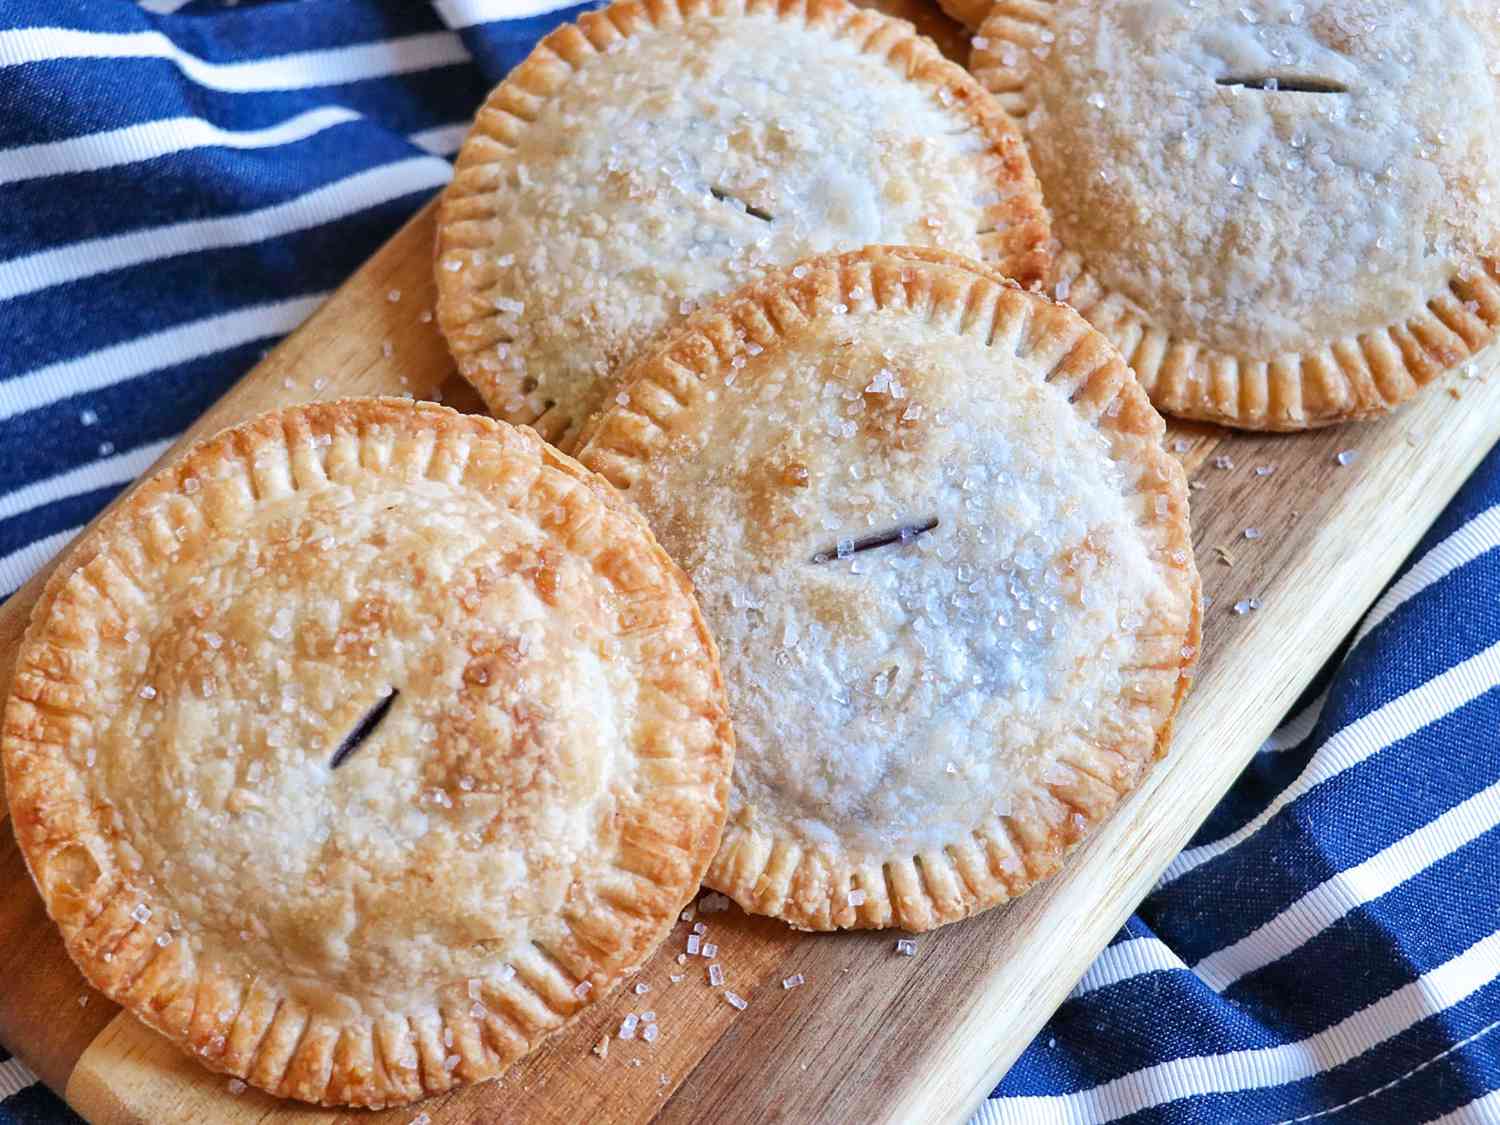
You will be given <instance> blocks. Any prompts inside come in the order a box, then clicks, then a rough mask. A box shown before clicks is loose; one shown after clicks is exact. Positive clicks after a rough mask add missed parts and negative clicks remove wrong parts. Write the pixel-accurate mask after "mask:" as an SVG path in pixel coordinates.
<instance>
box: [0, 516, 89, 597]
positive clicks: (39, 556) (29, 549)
mask: <svg viewBox="0 0 1500 1125" xmlns="http://www.w3.org/2000/svg"><path fill="white" fill-rule="evenodd" d="M81 527H83V525H82V524H79V525H78V527H70V528H66V529H64V530H62V531H59V532H56V533H54V534H52V535H49V536H47V537H46V538H45V539H37V540H34V541H33V542H31V543H28V544H26V546H24V547H22V548H20V549H19V550H16V551H12V552H11V553H10V554H8V555H0V593H3V592H5V591H9V590H14V589H15V588H16V587H18V586H20V585H21V584H22V583H23V582H25V581H26V580H27V579H28V578H30V577H31V576H32V575H33V574H35V573H36V572H37V571H38V570H39V569H40V568H41V566H42V564H43V563H45V562H47V561H48V560H49V559H51V558H52V557H53V556H54V555H56V554H57V552H59V551H61V550H62V549H63V548H64V547H66V546H67V545H68V540H69V539H72V538H73V536H75V535H77V534H78V531H79V528H81Z"/></svg>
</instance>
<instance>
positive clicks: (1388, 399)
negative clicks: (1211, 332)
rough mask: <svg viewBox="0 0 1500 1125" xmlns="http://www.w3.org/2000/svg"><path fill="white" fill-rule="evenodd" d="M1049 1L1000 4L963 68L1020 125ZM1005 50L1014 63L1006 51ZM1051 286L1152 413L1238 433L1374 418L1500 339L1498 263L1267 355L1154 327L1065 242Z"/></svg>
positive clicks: (1052, 3) (1481, 263)
mask: <svg viewBox="0 0 1500 1125" xmlns="http://www.w3.org/2000/svg"><path fill="white" fill-rule="evenodd" d="M1056 3H1057V0H998V2H997V3H995V4H994V5H993V6H992V7H991V8H990V11H989V15H988V16H987V17H986V18H985V20H984V22H983V24H982V25H981V26H980V28H979V32H978V35H977V36H976V38H975V43H974V48H973V53H972V55H971V56H970V59H969V69H970V70H972V71H973V72H974V76H975V77H976V78H977V79H978V80H979V82H980V83H981V84H982V85H983V86H984V87H985V88H986V89H987V90H989V91H990V92H991V93H992V94H994V95H995V98H996V100H997V101H998V102H999V103H1000V105H1001V106H1003V107H1004V109H1005V111H1006V112H1007V113H1009V114H1010V115H1011V117H1012V119H1013V120H1014V121H1015V122H1016V124H1017V127H1018V128H1022V129H1024V127H1025V126H1024V123H1025V120H1026V117H1027V114H1028V113H1029V112H1030V110H1031V107H1032V105H1033V102H1034V97H1035V95H1034V93H1033V91H1032V89H1031V84H1030V83H1031V76H1032V74H1033V73H1034V70H1035V68H1036V67H1037V66H1038V65H1040V60H1039V59H1038V57H1037V55H1036V50H1037V49H1038V48H1041V47H1044V46H1045V45H1046V42H1047V41H1046V40H1045V38H1044V36H1045V35H1047V34H1049V33H1050V27H1051V23H1052V15H1053V12H1054V10H1055V8H1056ZM1006 45H1012V46H1014V47H1016V48H1019V49H1018V50H1015V51H1013V52H1011V53H1010V58H1011V59H1012V62H1011V63H1009V64H1007V62H1006V61H1004V58H1003V57H1002V56H1003V54H1004V48H1005V46H1006ZM1047 288H1048V291H1049V292H1051V293H1054V294H1059V293H1060V294H1063V295H1064V296H1065V298H1066V300H1067V301H1068V303H1069V304H1071V305H1072V306H1073V307H1074V308H1076V309H1077V310H1078V311H1079V312H1081V313H1082V314H1083V315H1084V316H1085V317H1086V318H1088V320H1089V322H1090V323H1091V324H1093V325H1094V327H1095V328H1098V329H1099V330H1100V331H1101V332H1103V333H1104V334H1105V335H1106V336H1108V337H1109V338H1110V340H1111V341H1113V342H1114V344H1115V346H1116V347H1118V348H1119V349H1120V352H1121V354H1122V355H1124V357H1125V359H1126V361H1127V362H1128V363H1129V364H1130V366H1131V367H1132V369H1133V370H1134V371H1135V373H1136V377H1137V378H1138V379H1140V381H1141V385H1142V386H1143V387H1145V389H1146V393H1147V394H1148V395H1150V396H1151V401H1152V403H1154V404H1155V405H1156V408H1157V409H1158V410H1160V411H1162V412H1163V413H1165V414H1171V415H1174V416H1176V417H1179V418H1192V419H1198V420H1201V421H1206V422H1218V423H1221V424H1223V425H1226V426H1234V427H1236V428H1238V429H1245V430H1271V431H1294V430H1308V429H1316V428H1319V427H1322V426H1331V425H1335V424H1337V423H1339V422H1347V421H1354V420H1359V419H1368V418H1375V417H1378V416H1380V415H1382V414H1386V413H1388V412H1389V411H1391V410H1392V409H1394V408H1395V407H1397V406H1399V405H1400V404H1401V403H1403V402H1406V401H1407V400H1408V399H1410V398H1412V397H1413V396H1414V395H1415V394H1416V393H1417V392H1418V391H1419V390H1421V389H1422V388H1423V387H1425V386H1426V385H1427V384H1428V383H1431V382H1432V381H1433V380H1434V379H1436V378H1438V377H1439V376H1440V375H1443V374H1445V373H1447V372H1449V371H1451V370H1453V369H1454V368H1456V367H1458V366H1460V365H1462V364H1463V363H1465V362H1466V361H1467V360H1469V359H1472V358H1473V357H1474V356H1476V355H1478V354H1479V353H1480V352H1481V351H1483V350H1484V349H1485V348H1486V347H1488V346H1489V345H1490V344H1491V343H1493V342H1494V340H1495V338H1496V335H1497V334H1500V258H1476V259H1474V260H1473V261H1472V262H1467V263H1464V264H1463V265H1462V266H1461V267H1460V268H1459V269H1458V270H1457V271H1456V272H1455V275H1454V277H1453V279H1452V280H1451V281H1450V282H1449V283H1448V287H1447V288H1446V289H1444V290H1443V291H1442V292H1440V293H1437V294H1435V295H1434V296H1433V297H1432V298H1431V299H1430V300H1429V301H1428V302H1427V303H1426V304H1425V305H1424V306H1423V307H1421V308H1419V309H1417V310H1415V311H1414V312H1413V313H1412V314H1411V315H1410V316H1407V317H1404V318H1402V319H1401V320H1399V321H1395V322H1393V323H1391V324H1388V325H1385V326H1384V327H1381V328H1376V329H1372V330H1370V331H1368V332H1363V333H1360V334H1357V335H1352V336H1346V337H1342V338H1339V339H1335V340H1328V341H1326V342H1324V343H1323V344H1322V345H1321V346H1319V347H1318V348H1316V349H1314V350H1311V351H1307V352H1303V353H1289V354H1287V355H1280V356H1274V357H1271V358H1269V359H1268V358H1265V357H1256V356H1242V355H1237V354H1234V353H1231V352H1225V351H1220V350H1217V349H1215V348H1211V347H1209V346H1208V345H1206V344H1204V343H1202V342H1200V341H1198V340H1193V339H1187V338H1184V337H1182V336H1179V335H1174V334H1173V333H1171V332H1168V331H1167V330H1166V329H1164V328H1162V327H1160V326H1158V325H1155V324H1153V323H1151V320H1150V318H1149V317H1148V316H1147V314H1146V312H1145V311H1144V310H1143V309H1141V308H1140V306H1139V305H1137V304H1136V303H1135V302H1134V301H1132V300H1130V299H1129V298H1128V297H1126V296H1125V295H1124V294H1122V293H1119V292H1117V291H1114V290H1111V289H1110V288H1108V287H1107V286H1106V285H1104V284H1103V283H1102V282H1101V281H1100V280H1099V279H1098V278H1097V277H1096V276H1094V274H1093V273H1091V272H1090V271H1089V268H1088V263H1087V262H1085V261H1084V259H1083V257H1082V256H1081V255H1080V254H1079V253H1078V252H1077V251H1073V250H1069V249H1068V248H1067V247H1062V248H1061V251H1060V252H1059V254H1058V255H1057V257H1056V259H1055V260H1054V262H1053V268H1052V272H1051V275H1050V276H1049V279H1048V282H1047Z"/></svg>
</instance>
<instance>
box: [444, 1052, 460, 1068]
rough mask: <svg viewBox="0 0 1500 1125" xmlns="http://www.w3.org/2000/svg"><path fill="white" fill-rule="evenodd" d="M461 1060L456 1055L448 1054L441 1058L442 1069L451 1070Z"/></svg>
mask: <svg viewBox="0 0 1500 1125" xmlns="http://www.w3.org/2000/svg"><path fill="white" fill-rule="evenodd" d="M462 1061H463V1060H462V1059H461V1058H459V1056H457V1055H449V1056H448V1057H447V1058H446V1059H444V1060H443V1069H444V1070H447V1071H452V1070H454V1069H456V1068H457V1066H458V1064H459V1063H460V1062H462Z"/></svg>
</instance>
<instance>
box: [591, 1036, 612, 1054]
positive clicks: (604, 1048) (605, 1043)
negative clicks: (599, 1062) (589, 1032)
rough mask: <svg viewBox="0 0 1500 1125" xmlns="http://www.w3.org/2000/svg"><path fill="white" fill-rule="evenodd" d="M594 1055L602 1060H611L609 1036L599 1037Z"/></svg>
mask: <svg viewBox="0 0 1500 1125" xmlns="http://www.w3.org/2000/svg"><path fill="white" fill-rule="evenodd" d="M594 1054H596V1055H598V1056H599V1057H600V1058H601V1059H607V1058H609V1036H608V1035H601V1036H599V1042H597V1043H595V1044H594Z"/></svg>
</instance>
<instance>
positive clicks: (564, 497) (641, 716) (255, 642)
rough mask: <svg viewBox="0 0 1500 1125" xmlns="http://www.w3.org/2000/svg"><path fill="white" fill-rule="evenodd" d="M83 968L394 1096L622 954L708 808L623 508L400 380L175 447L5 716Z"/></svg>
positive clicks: (705, 735) (158, 1009) (688, 875)
mask: <svg viewBox="0 0 1500 1125" xmlns="http://www.w3.org/2000/svg"><path fill="white" fill-rule="evenodd" d="M4 722H5V725H4V758H5V771H6V789H7V793H8V796H9V800H10V807H11V811H12V817H13V820H14V824H15V830H16V835H17V838H18V840H19V842H20V845H21V847H22V849H23V851H24V853H25V856H26V859H27V862H28V864H29V866H30V869H31V872H32V874H33V876H34V878H35V880H36V883H37V886H38V888H39V889H40V891H41V893H42V897H43V899H44V900H45V902H46V904H47V909H48V911H49V913H50V914H51V915H52V917H53V918H54V920H55V921H56V922H57V923H58V925H59V926H60V928H61V930H62V933H63V936H64V939H65V941H66V943H67V948H68V951H69V953H70V954H71V955H72V956H73V958H74V960H76V961H77V963H78V965H79V967H80V968H81V969H82V970H83V972H84V974H85V975H86V976H87V977H88V978H89V980H90V981H91V982H92V983H93V984H94V985H95V986H96V987H98V988H100V989H101V990H102V991H103V992H105V993H106V994H107V995H109V996H110V997H111V998H112V999H114V1000H116V1001H117V1002H119V1003H121V1004H123V1005H124V1006H126V1007H127V1008H129V1009H131V1010H132V1011H134V1012H135V1013H136V1014H137V1015H138V1016H139V1017H140V1018H141V1019H142V1020H144V1021H145V1022H146V1023H148V1024H149V1025H151V1026H152V1027H155V1028H157V1029H158V1030H160V1031H162V1032H163V1033H164V1034H166V1035H168V1036H169V1037H171V1038H172V1039H174V1040H176V1041H177V1042H178V1043H179V1044H180V1045H182V1046H183V1047H184V1048H185V1049H186V1050H188V1051H190V1052H191V1053H192V1054H194V1055H195V1056H197V1057H198V1058H199V1059H200V1060H201V1061H202V1062H203V1063H204V1064H205V1065H207V1066H209V1067H211V1068H213V1069H216V1070H220V1071H224V1072H226V1073H228V1074H231V1075H235V1076H238V1077H239V1078H243V1079H245V1080H246V1081H248V1082H251V1083H253V1084H255V1085H257V1086H260V1087H262V1088H264V1089H266V1090H269V1091H271V1092H272V1093H275V1094H279V1095H284V1096H290V1097H296V1098H301V1099H304V1100H308V1101H316V1102H323V1103H331V1104H351V1105H369V1106H380V1105H390V1104H395V1103H400V1102H404V1101H408V1100H410V1099H413V1098H417V1097H421V1096H423V1095H425V1094H430V1093H434V1092H437V1091H440V1090H444V1089H447V1088H450V1087H452V1086H455V1085H458V1084H461V1083H464V1082H471V1081H475V1080H479V1079H482V1078H487V1077H491V1076H493V1075H495V1074H497V1073H499V1072H500V1071H501V1070H502V1069H504V1067H505V1066H506V1065H508V1064H509V1063H510V1062H512V1061H513V1060H515V1059H516V1058H518V1057H520V1056H521V1055H523V1054H525V1053H526V1052H527V1051H529V1050H530V1049H531V1048H532V1047H533V1046H534V1045H535V1044H536V1043H537V1042H538V1041H539V1040H541V1039H542V1038H543V1037H545V1036H546V1035H547V1034H549V1033H550V1032H552V1031H553V1030H555V1029H557V1028H559V1027H561V1026H562V1025H563V1024H564V1023H566V1022H567V1021H568V1020H569V1018H570V1017H572V1016H573V1015H574V1014H575V1013H577V1012H578V1011H580V1010H581V1009H583V1008H584V1007H585V1006H587V1005H588V1004H589V1003H591V1002H592V1001H594V1000H596V999H598V998H599V997H600V996H601V995H602V994H604V993H605V992H606V991H608V989H609V988H610V987H611V985H612V984H613V983H615V982H616V981H617V980H618V979H619V977H620V975H621V974H622V973H623V972H624V971H625V970H626V969H628V968H631V967H633V966H636V965H638V964H640V963H641V962H642V961H643V960H644V959H645V957H646V956H647V954H648V953H649V952H650V951H651V949H652V948H654V946H655V944H656V943H657V942H658V941H659V939H660V938H661V936H662V935H663V933H664V932H665V930H666V929H667V928H668V927H669V926H670V924H671V923H672V921H673V920H674V919H675V917H676V914H677V912H678V911H679V910H680V909H681V907H682V905H683V903H684V902H685V901H686V900H687V899H688V898H690V897H691V895H692V894H693V893H695V891H696V890H697V887H698V884H699V880H700V878H701V876H702V874H703V871H704V868H705V867H706V865H707V863H708V861H709V859H710V858H711V856H712V854H713V852H714V849H715V848H716V846H717V844H718V840H719V833H720V828H721V825H722V821H723V816H724V808H725V800H726V796H727V788H728V778H729V771H730V766H731V761H732V750H733V746H732V737H731V734H730V731H729V727H728V722H727V719H726V716H725V711H724V706H723V694H722V684H721V681H720V679H719V674H718V668H717V662H716V658H715V655H714V647H713V642H712V640H711V639H710V637H709V635H708V633H707V631H706V629H705V627H704V625H703V621H702V619H701V617H700V616H699V614H698V611H697V607H696V604H695V603H694V600H693V598H692V595H691V592H690V589H689V587H688V585H687V583H686V581H685V580H684V578H683V576H682V574H681V572H680V571H679V570H678V569H677V568H676V567H675V566H674V565H673V564H672V563H671V562H670V560H668V558H667V557H666V555H665V554H664V553H663V552H662V550H661V548H660V547H658V546H657V544H656V543H655V541H654V540H653V539H652V538H651V535H650V533H649V531H648V530H647V529H646V528H645V527H644V526H643V525H642V524H641V522H640V520H639V517H638V516H636V515H635V514H634V512H633V511H632V510H631V509H630V507H629V505H628V504H627V503H626V502H625V501H624V500H623V499H622V498H621V497H620V496H619V495H618V494H617V493H616V492H615V491H614V490H613V489H611V488H609V487H608V486H607V485H605V484H604V482H602V481H600V480H599V479H598V478H597V477H594V476H593V475H592V474H589V473H586V472H584V471H583V470H582V469H581V468H579V466H578V465H577V463H576V462H573V461H572V460H571V459H569V458H567V457H564V456H563V455H561V454H559V453H557V452H556V451H555V450H553V449H551V448H550V447H548V446H545V445H544V444H543V443H542V442H541V441H540V440H538V438H537V437H536V436H535V435H534V434H532V433H530V432H529V431H525V430H518V429H514V428H512V427H509V426H507V425H504V424H503V423H497V422H493V421H490V420H489V419H485V418H479V417H472V416H465V415H459V414H456V413H454V412H453V411H450V410H447V409H445V408H440V407H433V406H429V405H419V404H412V403H409V402H405V401H401V400H394V399H369V400H347V401H343V402H336V403H328V404H319V405H309V406H300V407H293V408H289V409H286V410H283V411H280V412H278V413H273V414H268V415H265V416H263V417H261V418H259V419H256V420H254V421H252V422H249V423H246V424H245V425H242V426H239V427H236V428H235V429H232V430H228V431H225V432H224V433H221V434H219V435H218V436H217V437H214V438H212V439H210V440H208V441H207V442H205V443H202V444H200V445H198V446H195V447H194V448H193V449H192V450H190V451H189V452H188V453H187V454H185V455H184V456H183V457H182V458H181V459H179V460H177V461H176V462H174V463H173V464H172V465H171V466H170V467H168V468H166V469H164V470H162V471H161V472H159V473H158V474H157V475H156V476H154V477H153V478H152V479H151V480H149V481H148V482H147V483H145V484H144V485H142V486H141V487H140V488H139V489H138V490H137V491H136V492H135V493H133V494H132V495H131V496H130V498H129V499H128V500H126V501H125V502H124V504H123V505H122V506H120V507H119V508H118V509H117V510H115V511H113V512H111V513H110V514H108V515H107V516H106V517H105V518H104V519H103V520H102V521H101V522H100V523H99V524H98V526H97V527H96V528H95V529H94V530H93V531H91V532H90V533H89V534H88V535H87V536H86V537H85V538H84V539H83V540H82V541H81V542H80V544H79V545H78V547H77V548H76V549H75V550H74V551H73V553H72V554H71V555H70V556H69V558H68V559H67V560H66V561H65V562H64V563H63V565H62V566H61V567H60V568H59V569H58V571H57V572H56V575H55V576H54V577H53V579H52V580H51V582H50V583H49V584H48V586H47V588H46V592H45V594H44V595H43V597H42V600H41V601H40V603H39V604H38V606H37V609H36V611H35V615H34V618H33V622H32V625H31V627H30V629H29V631H28V633H27V636H26V640H25V642H24V645H23V647H22V650H21V652H20V656H19V664H18V671H17V675H16V679H15V685H14V688H13V691H12V695H11V697H10V699H9V701H8V703H7V706H6V710H5V721H4Z"/></svg>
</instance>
